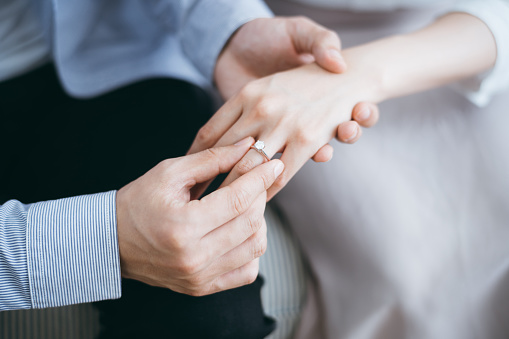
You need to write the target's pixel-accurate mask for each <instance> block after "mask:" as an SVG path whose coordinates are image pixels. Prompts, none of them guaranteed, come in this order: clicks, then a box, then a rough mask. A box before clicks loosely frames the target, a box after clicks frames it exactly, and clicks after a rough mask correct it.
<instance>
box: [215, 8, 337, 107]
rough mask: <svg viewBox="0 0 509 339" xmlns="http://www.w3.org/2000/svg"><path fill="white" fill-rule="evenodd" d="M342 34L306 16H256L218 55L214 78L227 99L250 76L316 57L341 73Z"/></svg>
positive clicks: (275, 71) (332, 70)
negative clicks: (265, 17)
mask: <svg viewBox="0 0 509 339" xmlns="http://www.w3.org/2000/svg"><path fill="white" fill-rule="evenodd" d="M340 51H341V43H340V40H339V37H338V36H337V34H336V33H334V32H333V31H330V30H328V29H326V28H324V27H322V26H320V25H318V24H317V23H315V22H313V21H311V20H310V19H308V18H305V17H292V18H270V19H255V20H252V21H250V22H248V23H246V24H245V25H243V26H242V27H241V28H239V30H238V31H237V32H236V33H235V34H234V35H233V36H232V38H231V39H230V41H229V42H228V43H227V45H226V46H225V48H224V49H223V52H222V53H221V55H220V56H219V58H218V60H217V63H216V68H215V71H214V80H215V83H216V85H217V88H218V89H219V92H220V93H221V95H222V96H223V99H225V100H228V99H229V98H231V97H232V96H233V95H234V94H235V93H237V92H238V91H239V90H240V89H241V88H242V87H244V85H246V84H247V83H248V82H250V81H251V80H255V79H258V78H262V77H264V76H267V75H271V74H274V73H277V72H282V71H285V70H288V69H292V68H295V67H298V66H301V65H303V64H306V63H311V62H313V61H316V63H317V64H318V65H320V66H321V67H322V68H324V69H325V70H327V71H329V72H333V73H341V72H343V71H345V70H346V63H345V61H344V60H343V57H342V56H341V53H340Z"/></svg>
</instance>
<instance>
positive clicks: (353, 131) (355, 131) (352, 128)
mask: <svg viewBox="0 0 509 339" xmlns="http://www.w3.org/2000/svg"><path fill="white" fill-rule="evenodd" d="M358 133H359V129H358V128H357V126H356V125H355V124H350V125H349V126H348V131H347V134H351V135H352V136H351V137H350V138H348V139H346V140H345V141H346V142H348V141H352V140H353V139H355V137H357V134H358Z"/></svg>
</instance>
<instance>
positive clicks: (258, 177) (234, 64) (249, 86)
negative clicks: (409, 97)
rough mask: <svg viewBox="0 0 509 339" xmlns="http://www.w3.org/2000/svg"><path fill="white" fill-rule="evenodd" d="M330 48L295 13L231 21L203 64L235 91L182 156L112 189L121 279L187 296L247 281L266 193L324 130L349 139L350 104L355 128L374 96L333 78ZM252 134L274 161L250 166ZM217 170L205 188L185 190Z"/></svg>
mask: <svg viewBox="0 0 509 339" xmlns="http://www.w3.org/2000/svg"><path fill="white" fill-rule="evenodd" d="M339 50H340V43H339V39H338V37H337V36H336V35H335V34H334V33H332V32H330V31H328V30H326V29H325V28H323V27H321V26H319V25H317V24H315V23H313V22H311V21H310V20H308V19H304V18H288V19H281V18H273V19H257V20H254V21H251V22H249V23H247V24H245V25H244V26H243V27H242V28H241V29H239V31H238V32H237V33H236V34H235V35H234V36H233V38H232V39H231V40H230V41H229V43H228V44H227V46H226V47H225V49H224V50H223V52H222V54H221V56H220V57H219V59H218V62H217V65H216V70H215V81H216V84H217V86H218V88H219V90H220V92H221V93H222V95H223V96H224V97H225V98H227V97H230V96H232V95H233V93H237V94H235V95H233V97H232V98H231V99H230V100H229V101H227V103H226V104H225V105H224V106H223V107H222V108H221V109H220V110H219V111H218V112H217V113H216V114H215V115H214V116H213V117H212V119H211V120H210V121H209V122H208V123H207V124H206V125H205V126H204V127H203V128H202V129H201V130H200V132H199V134H198V135H197V137H196V139H195V142H194V143H193V145H192V147H191V149H190V152H189V153H192V154H191V155H188V156H185V157H181V158H177V159H169V160H165V161H163V162H161V163H160V164H159V165H157V166H156V167H154V168H153V169H152V170H150V171H149V172H147V173H146V174H145V175H144V176H142V177H140V178H139V179H137V180H135V181H133V182H132V183H130V184H129V185H127V186H125V187H124V188H122V189H121V190H119V191H118V193H117V222H118V239H119V249H120V261H121V270H122V276H123V277H125V278H132V279H137V280H140V281H142V282H145V283H148V284H150V285H155V286H160V287H166V288H170V289H172V290H174V291H177V292H181V293H185V294H190V295H194V296H201V295H206V294H211V293H215V292H219V291H222V290H227V289H231V288H235V287H238V286H242V285H245V284H248V283H250V282H252V281H254V279H255V278H256V276H257V274H258V258H259V257H260V256H261V255H262V254H263V253H264V251H265V248H266V242H267V239H266V231H267V230H266V224H265V220H264V217H263V214H264V210H265V204H266V201H267V199H270V198H271V197H272V196H273V195H274V194H275V193H276V192H277V191H278V190H279V189H281V188H282V187H283V186H284V185H285V184H286V183H287V182H288V180H289V179H290V178H291V177H292V176H293V175H294V174H295V173H296V172H297V170H298V169H299V168H300V167H302V165H303V164H304V163H305V162H306V161H307V160H308V159H310V158H313V159H314V160H315V161H318V162H321V161H327V160H329V159H330V158H331V156H332V149H331V146H329V145H328V142H329V141H330V140H331V139H332V138H334V137H336V138H338V139H339V140H340V141H344V142H354V141H355V140H356V139H357V138H358V137H359V135H360V130H359V127H358V125H357V123H356V122H354V121H350V120H351V119H352V114H353V117H354V119H355V117H357V119H356V120H358V121H360V122H362V123H363V125H365V126H369V125H372V124H374V123H375V122H376V119H377V117H378V110H377V107H376V106H375V105H372V104H369V103H360V102H361V101H362V98H361V96H359V95H357V93H360V92H362V89H363V86H365V84H364V83H363V81H359V79H346V78H347V77H348V75H347V74H346V73H345V74H344V75H340V76H338V73H341V72H344V71H345V69H346V64H345V61H344V59H343V58H342V56H341V54H340V53H339ZM313 61H316V64H315V63H314V62H313ZM318 65H319V66H321V67H323V68H321V67H319V66H318ZM271 74H272V75H271ZM339 77H345V79H344V80H343V79H341V81H338V80H340V79H339ZM241 88H242V90H240V89H241ZM239 90H240V91H239ZM366 111H368V112H370V113H371V114H370V116H369V117H367V116H366V114H365V113H366ZM352 112H353V113H352ZM253 137H255V138H256V139H258V140H263V141H265V143H266V148H265V151H266V153H268V155H269V157H272V156H273V155H274V154H275V153H277V152H282V157H281V161H280V160H272V161H269V162H266V163H263V164H261V163H262V162H264V159H263V158H262V157H261V156H260V154H258V153H256V152H249V148H250V146H251V145H252V144H253V143H254V141H255V139H254V138H253ZM238 140H241V141H238ZM234 143H235V144H234ZM232 144H234V145H232ZM211 147H214V148H211ZM259 164H261V165H259ZM258 165H259V166H258ZM228 172H230V174H229V176H228V177H227V179H226V180H225V182H224V183H223V184H222V186H221V187H220V188H219V189H218V190H217V191H215V192H213V193H211V194H209V195H207V196H205V197H203V198H201V199H199V200H197V199H196V198H198V197H199V195H200V193H201V192H202V191H203V189H204V187H205V186H206V185H207V183H208V182H209V181H210V180H212V179H213V178H214V177H216V176H217V175H218V174H220V173H228Z"/></svg>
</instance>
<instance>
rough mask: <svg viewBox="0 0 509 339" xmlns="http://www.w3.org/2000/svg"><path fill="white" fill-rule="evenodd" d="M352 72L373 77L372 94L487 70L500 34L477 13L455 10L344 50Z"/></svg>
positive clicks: (379, 97)
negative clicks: (406, 30)
mask: <svg viewBox="0 0 509 339" xmlns="http://www.w3.org/2000/svg"><path fill="white" fill-rule="evenodd" d="M344 56H345V59H346V61H347V63H348V66H349V69H348V71H347V72H354V73H357V74H364V75H365V76H368V77H369V78H370V79H371V80H372V81H373V84H374V85H373V87H372V88H371V90H372V92H373V93H372V95H371V96H370V97H369V98H366V99H368V100H371V101H373V102H380V101H383V100H386V99H390V98H394V97H398V96H403V95H408V94H412V93H415V92H419V91H423V90H427V89H430V88H434V87H438V86H442V85H445V84H448V83H452V82H455V81H458V80H461V79H465V78H468V77H471V76H474V75H476V74H479V73H482V72H483V71H486V70H488V69H490V68H491V67H493V65H494V64H495V60H496V57H497V50H496V44H495V39H494V38H493V35H492V34H491V31H490V30H489V29H488V27H487V26H486V25H485V24H484V23H483V22H482V21H481V20H479V19H478V18H476V17H474V16H471V15H469V14H464V13H451V14H448V15H446V16H443V17H441V18H439V19H438V20H437V21H435V22H434V23H433V24H431V25H429V26H427V27H426V28H424V29H422V30H420V31H417V32H414V33H410V34H405V35H398V36H393V37H389V38H386V39H382V40H377V41H374V42H371V43H368V44H365V45H362V46H357V47H354V48H351V49H348V50H345V51H344Z"/></svg>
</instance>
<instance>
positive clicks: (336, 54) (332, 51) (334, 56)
mask: <svg viewBox="0 0 509 339" xmlns="http://www.w3.org/2000/svg"><path fill="white" fill-rule="evenodd" d="M329 55H330V57H331V58H332V59H336V60H338V61H340V62H341V63H343V64H344V63H345V59H343V56H342V55H341V53H339V51H338V50H336V49H329Z"/></svg>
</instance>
